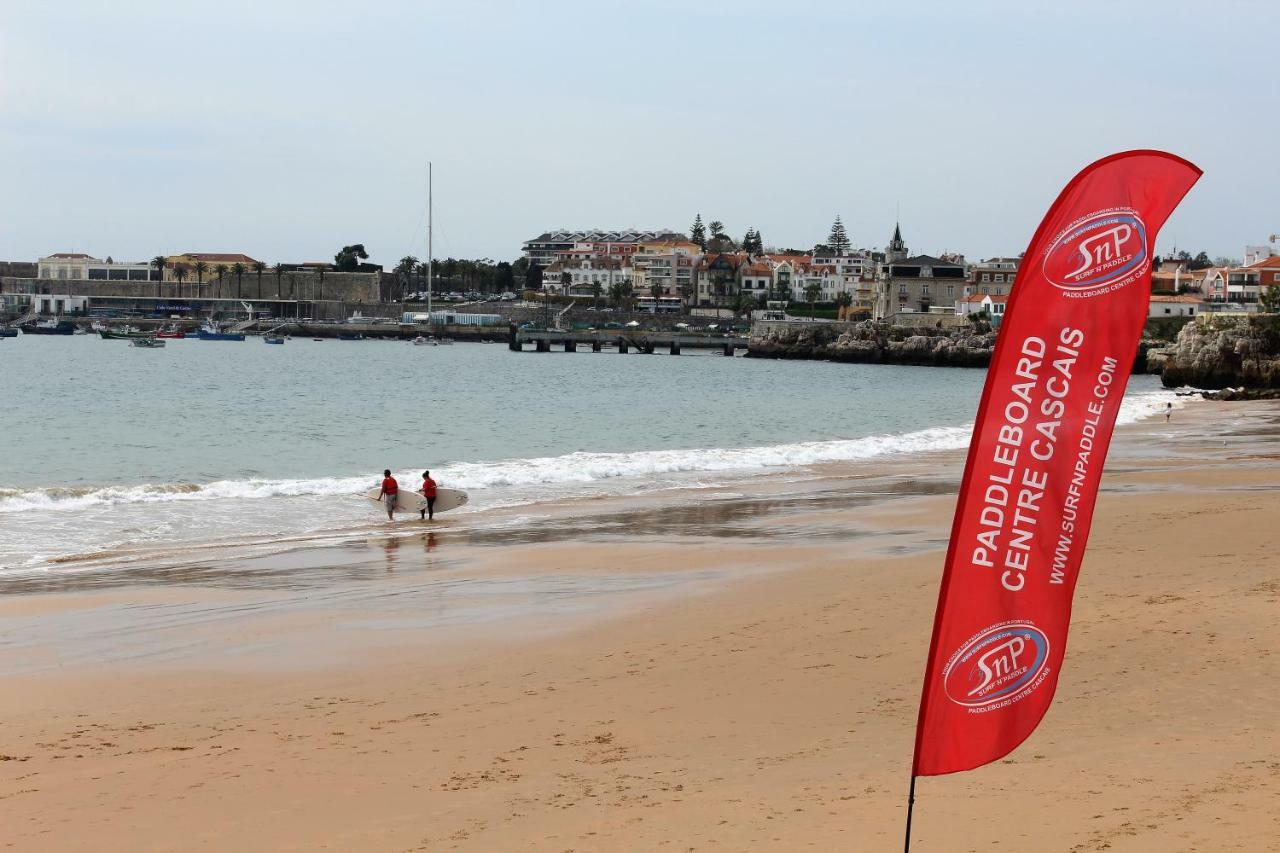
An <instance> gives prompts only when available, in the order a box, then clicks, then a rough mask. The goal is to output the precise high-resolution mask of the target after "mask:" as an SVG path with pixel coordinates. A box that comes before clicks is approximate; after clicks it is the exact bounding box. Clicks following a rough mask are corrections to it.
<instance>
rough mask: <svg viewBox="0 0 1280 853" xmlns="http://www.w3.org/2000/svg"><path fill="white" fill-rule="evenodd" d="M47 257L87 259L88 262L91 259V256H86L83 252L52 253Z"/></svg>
mask: <svg viewBox="0 0 1280 853" xmlns="http://www.w3.org/2000/svg"><path fill="white" fill-rule="evenodd" d="M49 257H51V258H89V259H90V260H92V259H93V256H92V255H86V254H85V253H84V252H54V253H53V254H52V255H50V256H49Z"/></svg>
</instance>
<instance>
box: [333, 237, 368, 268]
mask: <svg viewBox="0 0 1280 853" xmlns="http://www.w3.org/2000/svg"><path fill="white" fill-rule="evenodd" d="M367 260H369V253H368V252H366V251H365V250H364V243H356V244H354V245H351V246H343V247H342V251H341V252H338V254H336V255H334V256H333V268H334V269H335V270H337V271H338V272H358V271H359V270H360V262H361V261H367Z"/></svg>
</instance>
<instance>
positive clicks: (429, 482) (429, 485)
mask: <svg viewBox="0 0 1280 853" xmlns="http://www.w3.org/2000/svg"><path fill="white" fill-rule="evenodd" d="M422 496H423V497H424V498H426V499H427V508H426V509H424V510H423V511H422V517H423V518H430V519H432V520H434V519H435V517H436V481H435V480H433V479H431V472H430V471H423V472H422Z"/></svg>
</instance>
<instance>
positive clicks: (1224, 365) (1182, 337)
mask: <svg viewBox="0 0 1280 853" xmlns="http://www.w3.org/2000/svg"><path fill="white" fill-rule="evenodd" d="M1148 363H1149V370H1150V372H1152V373H1156V372H1158V373H1159V374H1160V378H1161V381H1162V382H1163V383H1164V385H1165V386H1166V387H1168V388H1177V387H1181V386H1183V385H1190V386H1193V387H1195V388H1241V387H1243V388H1280V315H1277V314H1248V315H1231V316H1223V315H1214V314H1208V315H1205V316H1202V317H1199V318H1197V320H1196V322H1194V323H1188V324H1187V325H1185V326H1183V327H1182V331H1180V332H1179V333H1178V339H1177V341H1176V342H1175V343H1174V344H1173V345H1172V346H1168V347H1164V348H1162V349H1160V350H1156V351H1153V352H1152V353H1151V354H1150V355H1149V357H1148Z"/></svg>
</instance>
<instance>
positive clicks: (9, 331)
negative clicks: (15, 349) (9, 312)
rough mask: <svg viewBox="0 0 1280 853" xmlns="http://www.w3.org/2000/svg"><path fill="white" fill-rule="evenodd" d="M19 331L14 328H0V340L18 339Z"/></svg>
mask: <svg viewBox="0 0 1280 853" xmlns="http://www.w3.org/2000/svg"><path fill="white" fill-rule="evenodd" d="M17 336H18V330H17V329H15V328H13V327H12V326H0V338H16V337H17Z"/></svg>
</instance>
